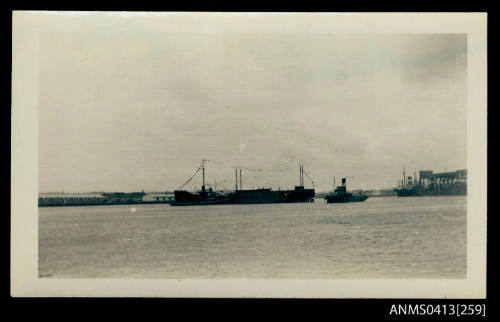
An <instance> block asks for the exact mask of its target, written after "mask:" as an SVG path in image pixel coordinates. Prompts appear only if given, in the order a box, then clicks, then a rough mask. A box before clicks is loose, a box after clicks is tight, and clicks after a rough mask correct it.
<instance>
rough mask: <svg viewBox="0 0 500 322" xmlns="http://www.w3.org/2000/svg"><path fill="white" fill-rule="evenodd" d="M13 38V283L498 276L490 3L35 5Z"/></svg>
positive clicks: (367, 291) (362, 286)
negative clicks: (303, 8)
mask: <svg viewBox="0 0 500 322" xmlns="http://www.w3.org/2000/svg"><path fill="white" fill-rule="evenodd" d="M12 60H13V74H12V75H13V76H12V79H13V83H12V86H13V90H12V97H13V100H12V155H13V159H12V160H13V162H12V193H13V196H12V213H11V216H12V227H11V228H12V244H11V246H12V247H11V253H12V255H11V260H12V262H11V270H12V272H13V276H12V279H11V287H12V288H13V294H14V295H15V294H19V295H20V296H25V295H26V296H159V297H162V296H173V297H185V296H188V297H241V296H243V297H330V298H338V297H354V298H359V297H406V298H411V297H425V296H430V297H434V298H443V297H450V298H453V297H457V296H458V297H464V298H484V296H485V288H486V278H485V276H486V146H485V141H486V14H481V13H439V14H438V13H427V14H417V13H356V14H341V13H237V12H232V13H231V12H226V13H215V12H213V13H211V12H204V13H203V12H199V13H194V12H164V13H161V12H156V13H153V12H98V11H97V12H69V11H68V12H65V11H15V12H13V55H12ZM14 271H15V273H14ZM16 281H17V283H16ZM103 281H106V282H107V284H106V283H104V284H103V283H102V282H103ZM285 284H286V286H285V288H281V289H280V291H279V290H277V289H276V287H277V286H278V288H279V286H280V285H281V286H283V285H285ZM106 285H107V286H106ZM140 285H144V286H143V287H140ZM321 285H323V286H321ZM350 285H352V286H350ZM381 285H386V288H382V287H380V286H381ZM412 285H415V287H413V286H412ZM16 290H17V291H16Z"/></svg>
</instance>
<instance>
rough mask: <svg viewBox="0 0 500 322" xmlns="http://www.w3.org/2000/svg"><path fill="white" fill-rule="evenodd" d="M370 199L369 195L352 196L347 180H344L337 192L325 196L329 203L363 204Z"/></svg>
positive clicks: (336, 189)
mask: <svg viewBox="0 0 500 322" xmlns="http://www.w3.org/2000/svg"><path fill="white" fill-rule="evenodd" d="M366 199H368V196H367V195H363V194H356V195H354V194H352V193H351V192H349V191H347V186H346V178H342V185H341V186H338V187H337V188H335V191H333V192H332V193H330V194H328V195H326V196H325V200H326V202H327V203H340V202H361V201H365V200H366Z"/></svg>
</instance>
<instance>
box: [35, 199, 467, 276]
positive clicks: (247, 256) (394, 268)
mask: <svg viewBox="0 0 500 322" xmlns="http://www.w3.org/2000/svg"><path fill="white" fill-rule="evenodd" d="M134 210H135V211H134ZM39 275H40V276H42V277H51V278H63V277H64V278H71V277H75V278H92V277H95V278H174V279H180V278H321V279H330V278H331V279H335V278H343V279H345V278H465V277H466V197H420V198H418V197H409V198H396V197H385V198H370V199H368V200H367V201H365V202H362V203H347V204H326V203H324V202H323V201H322V200H320V199H319V200H316V202H315V203H301V204H269V205H220V206H198V207H196V206H193V207H171V206H169V205H133V206H126V205H122V206H95V207H59V208H39Z"/></svg>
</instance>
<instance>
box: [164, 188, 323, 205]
mask: <svg viewBox="0 0 500 322" xmlns="http://www.w3.org/2000/svg"><path fill="white" fill-rule="evenodd" d="M174 194H175V201H173V202H170V204H171V205H172V206H206V205H230V204H231V205H248V204H271V203H295V202H312V201H314V195H315V191H314V189H295V190H280V191H273V190H271V189H257V190H236V191H235V192H232V193H229V194H217V193H212V194H206V193H198V194H194V193H190V192H187V191H183V190H178V191H175V192H174Z"/></svg>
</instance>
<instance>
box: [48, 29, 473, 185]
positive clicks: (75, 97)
mask: <svg viewBox="0 0 500 322" xmlns="http://www.w3.org/2000/svg"><path fill="white" fill-rule="evenodd" d="M83 29H84V31H83V32H78V33H68V32H53V33H49V34H44V35H42V37H41V38H40V73H39V79H40V88H39V100H40V113H39V118H40V127H39V156H40V159H39V160H40V169H39V170H40V178H39V179H40V181H39V188H40V191H42V192H49V191H67V192H84V191H103V190H104V191H140V190H141V189H144V190H145V191H163V190H174V189H176V188H178V187H179V186H180V185H181V184H183V183H184V181H185V180H186V179H188V178H189V177H190V176H191V174H192V173H193V172H194V171H195V170H196V168H197V167H198V165H199V164H200V162H201V160H202V159H204V158H206V159H211V160H215V161H219V162H222V163H224V164H225V165H221V164H216V163H207V168H206V169H207V181H208V182H210V183H213V182H214V180H215V179H216V180H217V182H218V188H220V187H224V186H225V188H227V189H232V188H234V170H233V169H232V168H231V165H236V166H243V167H248V168H264V169H288V170H284V171H280V172H279V171H276V172H250V171H245V170H244V171H243V184H244V188H251V187H257V186H271V187H275V188H277V187H278V186H280V187H282V188H283V187H291V186H293V185H297V184H298V183H299V167H298V165H299V164H303V165H304V167H305V171H306V172H307V173H309V174H310V176H311V177H312V179H313V180H314V181H315V184H316V189H317V190H318V191H321V190H327V189H331V188H332V183H333V177H334V176H336V178H337V180H338V181H339V178H340V177H342V176H347V178H348V187H349V189H356V188H363V189H373V188H390V187H393V186H395V185H396V182H397V180H398V176H401V172H402V168H403V167H406V169H407V171H409V172H413V169H417V171H418V170H419V169H431V170H434V171H444V169H445V168H446V169H447V170H448V171H452V170H453V171H454V170H457V169H461V168H466V167H467V164H466V161H467V160H466V140H467V133H466V123H467V122H466V97H467V93H466V89H467V87H466V80H467V77H466V36H465V35H462V34H441V35H439V34H420V35H419V34H414V35H394V34H392V35H373V34H372V35H352V34H351V35H338V34H312V35H311V34H297V33H293V34H272V33H267V34H265V33H262V34H249V33H247V34H237V33H233V34H229V33H225V34H222V33H218V34H217V33H213V34H209V33H198V34H197V33H168V32H161V33H160V32H153V31H152V32H137V33H134V32H127V33H124V32H119V31H118V29H119V28H117V30H116V31H114V30H113V29H108V30H106V31H102V30H100V29H98V28H90V27H89V28H87V30H85V28H83ZM224 180H226V181H224ZM338 181H337V182H338ZM305 183H306V186H309V187H310V186H311V184H310V182H309V181H308V180H307V179H305ZM194 185H196V186H197V187H198V188H199V187H200V185H201V177H200V176H198V177H197V178H196V179H194V180H193V181H192V183H191V184H190V185H188V186H186V188H187V189H192V188H193V186H194Z"/></svg>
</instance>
